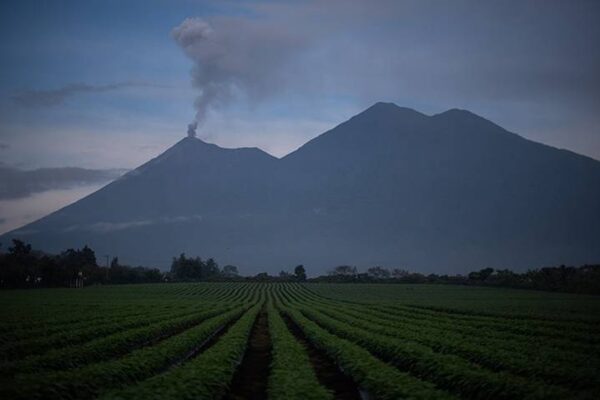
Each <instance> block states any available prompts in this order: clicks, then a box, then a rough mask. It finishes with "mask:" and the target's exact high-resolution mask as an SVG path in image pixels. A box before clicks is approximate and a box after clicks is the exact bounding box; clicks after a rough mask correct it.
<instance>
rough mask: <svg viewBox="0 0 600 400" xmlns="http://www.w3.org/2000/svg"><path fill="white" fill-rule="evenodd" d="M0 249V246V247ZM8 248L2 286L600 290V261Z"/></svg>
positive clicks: (2, 257)
mask: <svg viewBox="0 0 600 400" xmlns="http://www.w3.org/2000/svg"><path fill="white" fill-rule="evenodd" d="M0 250H2V249H1V248H0ZM7 250H8V251H6V252H3V251H0V288H30V287H81V286H87V285H94V284H121V283H153V282H200V281H224V280H236V281H256V282H304V281H308V282H332V283H437V284H458V285H477V286H498V287H512V288H523V289H536V290H546V291H558V292H572V293H593V294H600V265H583V266H580V267H572V266H565V265H561V266H558V267H544V268H539V269H533V270H529V271H527V272H523V273H517V272H513V271H511V270H509V269H498V270H496V269H493V268H484V269H481V270H479V271H474V272H471V273H469V274H468V275H466V276H465V275H437V274H427V275H426V274H421V273H418V272H409V271H407V270H405V269H402V268H385V267H382V266H374V267H370V268H368V269H367V270H366V271H364V272H361V271H359V270H358V268H357V267H354V266H349V265H340V266H337V267H335V268H333V269H332V270H331V271H329V272H328V274H326V275H322V276H318V277H316V278H310V279H307V274H306V268H305V267H304V266H303V265H297V266H296V267H295V268H293V270H292V271H291V272H288V271H285V270H282V271H281V272H279V274H278V275H276V276H273V275H269V274H268V273H266V272H261V273H259V274H257V275H254V276H246V277H243V276H240V274H239V271H238V268H237V267H236V266H234V265H225V266H224V267H222V268H221V267H219V265H218V264H217V262H216V261H215V260H214V259H213V258H208V259H206V260H203V259H202V258H200V257H187V256H186V255H185V254H183V253H182V254H181V255H179V256H178V257H173V260H172V262H171V268H170V270H169V271H168V272H161V271H160V270H159V269H158V268H148V267H143V266H136V267H133V266H129V265H123V264H121V263H120V262H119V259H118V258H116V257H115V258H113V259H112V261H111V263H110V266H108V267H106V266H99V265H98V263H97V261H96V254H95V252H94V251H93V250H92V249H91V248H89V247H88V246H84V247H83V248H81V249H67V250H65V251H63V252H61V253H60V254H54V255H52V254H47V253H44V252H41V251H37V250H34V249H32V247H31V245H29V244H26V243H24V242H22V241H20V240H16V239H13V241H12V246H10V247H9V248H8V249H7Z"/></svg>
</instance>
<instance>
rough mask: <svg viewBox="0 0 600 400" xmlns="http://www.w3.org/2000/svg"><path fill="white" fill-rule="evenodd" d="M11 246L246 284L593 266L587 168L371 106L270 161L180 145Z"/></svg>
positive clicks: (458, 119)
mask: <svg viewBox="0 0 600 400" xmlns="http://www.w3.org/2000/svg"><path fill="white" fill-rule="evenodd" d="M9 237H19V238H22V239H24V240H27V241H29V242H31V243H32V244H34V246H36V247H41V248H43V249H45V250H48V251H58V250H60V249H64V248H67V247H74V246H82V245H83V244H88V245H90V246H91V247H92V248H94V249H96V250H97V252H98V254H110V255H115V256H116V255H118V256H119V259H120V260H124V261H126V262H129V263H132V264H145V265H159V266H163V267H165V266H167V265H168V264H169V262H170V257H171V256H173V255H176V254H179V253H181V252H186V253H187V254H190V255H196V254H197V255H201V256H203V257H208V256H212V257H215V258H216V259H217V260H219V261H220V262H221V263H233V264H236V265H238V266H240V267H241V271H243V273H247V274H250V273H256V272H259V271H269V272H277V271H279V270H281V269H286V268H287V269H289V268H291V267H292V266H294V265H297V264H300V263H302V264H305V265H307V266H308V268H309V272H310V273H311V274H316V273H324V272H325V270H326V269H329V268H332V267H334V266H336V265H339V264H350V265H358V266H372V265H384V266H389V267H404V268H409V269H411V270H415V271H423V272H437V273H461V272H466V271H470V270H473V269H477V268H480V267H483V266H493V267H500V268H502V267H509V268H513V269H525V268H529V267H539V266H544V265H556V264H560V263H569V264H583V263H591V262H598V260H600V162H598V161H595V160H593V159H590V158H587V157H584V156H580V155H577V154H575V153H572V152H569V151H565V150H559V149H555V148H552V147H549V146H545V145H543V144H539V143H535V142H532V141H529V140H526V139H524V138H522V137H520V136H518V135H516V134H513V133H510V132H508V131H506V130H504V129H503V128H501V127H499V126H497V125H495V124H493V123H492V122H490V121H488V120H486V119H484V118H481V117H479V116H477V115H475V114H472V113H470V112H468V111H464V110H449V111H446V112H444V113H441V114H437V115H433V116H427V115H424V114H421V113H419V112H417V111H414V110H411V109H408V108H401V107H398V106H396V105H394V104H390V103H377V104H375V105H373V106H372V107H370V108H369V109H367V110H365V111H364V112H362V113H360V114H358V115H356V116H355V117H353V118H351V119H350V120H348V121H346V122H344V123H342V124H340V125H338V126H337V127H335V128H334V129H332V130H330V131H328V132H325V133H324V134H322V135H320V136H318V137H317V138H315V139H313V140H311V141H309V142H308V143H306V144H305V145H304V146H302V147H300V148H299V149H298V150H296V151H294V152H293V153H291V154H289V155H287V156H286V157H283V158H282V159H276V158H274V157H271V156H270V155H268V154H267V153H265V152H263V151H261V150H259V149H255V148H243V149H223V148H220V147H218V146H216V145H212V144H207V143H204V142H202V141H201V140H199V139H195V138H186V139H183V140H181V141H180V142H179V143H177V144H176V145H175V146H173V147H172V148H170V149H169V150H167V151H166V152H165V153H163V154H162V155H160V156H158V157H157V158H155V159H153V160H151V161H149V162H148V163H146V164H144V165H142V166H141V167H139V168H138V169H136V170H133V171H131V172H129V173H128V174H126V175H125V176H124V177H122V178H120V179H118V180H117V181H115V182H113V183H111V184H109V185H107V186H106V187H104V188H103V189H101V190H99V191H97V192H96V193H94V194H92V195H90V196H88V197H86V198H84V199H82V200H80V201H78V202H76V203H74V204H72V205H70V206H68V207H65V208H63V209H62V210H60V211H57V212H56V213H53V214H51V215H49V216H47V217H45V218H42V219H40V220H39V221H36V222H34V223H32V224H29V225H27V226H25V227H23V228H21V229H18V230H17V231H13V232H11V233H9V234H7V235H4V237H3V238H2V241H3V242H5V241H6V240H7V239H8V238H9Z"/></svg>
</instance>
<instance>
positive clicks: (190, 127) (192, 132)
mask: <svg viewBox="0 0 600 400" xmlns="http://www.w3.org/2000/svg"><path fill="white" fill-rule="evenodd" d="M197 128H198V121H194V122H192V123H191V124H188V130H187V134H188V137H191V138H195V137H196V129H197Z"/></svg>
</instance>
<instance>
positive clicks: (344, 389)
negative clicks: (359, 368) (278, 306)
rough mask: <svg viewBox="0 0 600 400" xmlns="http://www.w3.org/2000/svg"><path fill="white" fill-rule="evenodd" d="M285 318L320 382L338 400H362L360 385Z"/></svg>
mask: <svg viewBox="0 0 600 400" xmlns="http://www.w3.org/2000/svg"><path fill="white" fill-rule="evenodd" d="M284 320H285V322H286V324H287V326H288V329H289V330H290V331H291V332H292V333H293V335H294V336H295V337H296V340H298V342H300V344H302V345H303V346H304V348H305V349H306V351H307V353H308V357H309V359H310V362H311V364H312V367H313V369H314V371H315V374H316V375H317V379H318V380H319V383H320V384H321V385H323V386H324V387H326V388H327V389H329V390H330V391H331V392H332V393H333V395H334V398H335V399H336V400H361V399H362V397H361V394H360V392H359V389H358V386H357V385H356V383H355V382H354V381H353V380H352V378H350V377H349V376H347V375H345V374H344V373H343V372H342V371H341V370H340V368H339V367H338V366H337V364H336V363H335V362H334V361H333V360H331V358H329V357H328V356H327V355H326V354H325V353H324V352H323V351H321V350H319V349H318V348H316V347H315V346H314V345H313V344H312V343H310V341H309V340H308V339H307V338H306V336H305V335H304V332H302V330H301V329H300V328H299V327H298V326H297V325H296V324H295V323H294V322H293V321H292V320H291V319H290V318H289V317H287V316H284Z"/></svg>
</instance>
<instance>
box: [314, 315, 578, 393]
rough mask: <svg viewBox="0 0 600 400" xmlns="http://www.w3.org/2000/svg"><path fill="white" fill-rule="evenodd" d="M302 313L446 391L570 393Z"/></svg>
mask: <svg viewBox="0 0 600 400" xmlns="http://www.w3.org/2000/svg"><path fill="white" fill-rule="evenodd" d="M302 313H303V314H304V315H306V316H307V317H309V318H310V319H311V320H312V321H313V322H315V323H317V324H318V325H319V326H321V327H323V328H325V329H327V330H328V331H330V332H331V333H333V334H335V335H337V336H339V337H342V338H345V339H348V340H350V341H352V342H354V343H356V344H358V345H359V346H361V347H363V348H365V349H367V350H368V351H369V352H370V353H372V354H374V355H376V356H377V357H379V358H381V359H382V360H384V361H386V362H390V363H392V364H393V365H395V366H396V367H398V368H399V369H401V370H404V371H409V372H410V373H412V374H414V375H415V376H418V377H420V378H421V379H424V380H428V381H431V382H434V383H435V384H436V385H438V386H439V387H442V388H444V389H446V390H448V391H450V392H453V393H455V394H457V395H460V396H465V397H468V398H474V399H489V398H495V399H514V398H530V399H534V398H539V399H551V398H563V399H564V398H568V397H570V393H569V392H567V391H566V390H563V389H561V388H559V387H556V386H552V385H546V384H542V383H538V382H534V381H530V380H528V379H525V378H522V377H519V376H516V375H512V374H508V373H506V372H502V371H490V370H489V369H485V368H482V367H480V366H478V365H477V364H474V363H470V362H468V361H467V360H465V359H463V358H461V357H459V356H456V355H451V354H440V353H437V352H435V351H434V350H433V349H431V348H430V347H427V346H424V345H421V344H418V343H415V342H404V341H401V340H395V339H393V338H390V337H386V336H383V335H379V334H376V333H373V332H371V331H367V330H364V329H360V328H358V327H356V326H352V325H350V324H348V323H345V322H341V321H338V320H335V319H333V318H330V317H327V316H326V315H324V314H322V313H319V312H317V311H315V310H310V309H308V308H302Z"/></svg>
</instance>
